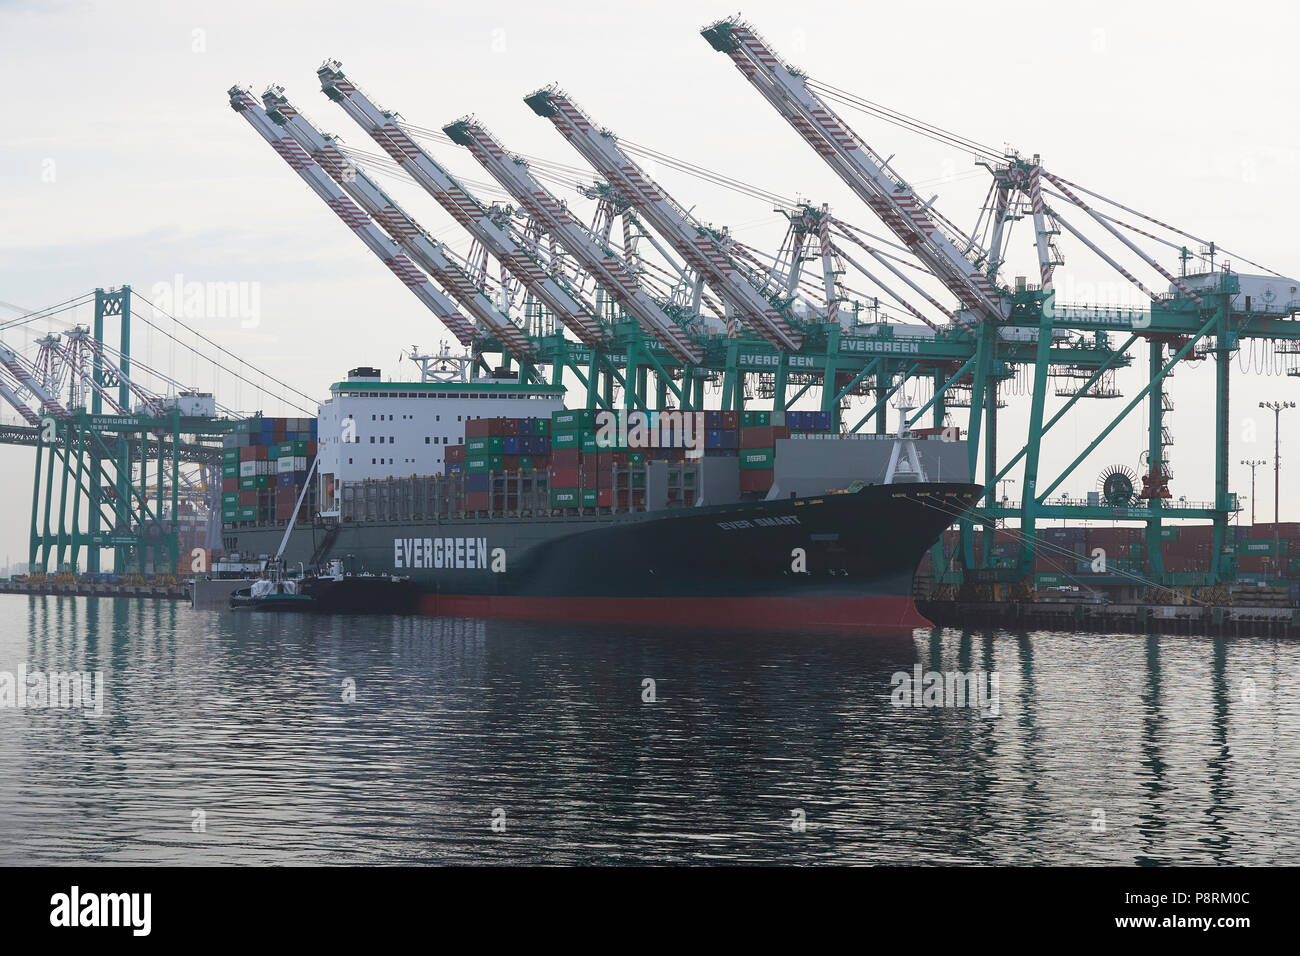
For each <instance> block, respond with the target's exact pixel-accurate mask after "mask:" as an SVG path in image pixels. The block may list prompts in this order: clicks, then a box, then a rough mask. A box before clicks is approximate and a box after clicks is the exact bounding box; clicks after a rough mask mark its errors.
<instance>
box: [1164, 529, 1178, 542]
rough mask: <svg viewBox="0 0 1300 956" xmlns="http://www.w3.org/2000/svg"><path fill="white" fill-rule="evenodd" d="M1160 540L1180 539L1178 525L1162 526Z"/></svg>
mask: <svg viewBox="0 0 1300 956" xmlns="http://www.w3.org/2000/svg"><path fill="white" fill-rule="evenodd" d="M1160 540H1161V541H1177V540H1178V528H1177V526H1175V527H1172V528H1161V529H1160Z"/></svg>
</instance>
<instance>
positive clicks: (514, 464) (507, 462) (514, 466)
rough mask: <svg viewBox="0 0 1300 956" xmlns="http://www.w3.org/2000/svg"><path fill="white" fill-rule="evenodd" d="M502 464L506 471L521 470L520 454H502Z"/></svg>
mask: <svg viewBox="0 0 1300 956" xmlns="http://www.w3.org/2000/svg"><path fill="white" fill-rule="evenodd" d="M501 466H502V467H503V468H505V470H506V471H518V470H519V456H518V455H502V456H501Z"/></svg>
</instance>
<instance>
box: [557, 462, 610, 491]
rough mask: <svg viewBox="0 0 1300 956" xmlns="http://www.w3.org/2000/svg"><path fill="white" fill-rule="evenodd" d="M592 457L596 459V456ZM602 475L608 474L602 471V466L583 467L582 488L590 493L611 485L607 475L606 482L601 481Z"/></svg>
mask: <svg viewBox="0 0 1300 956" xmlns="http://www.w3.org/2000/svg"><path fill="white" fill-rule="evenodd" d="M592 457H595V456H592ZM602 474H606V473H605V472H603V471H602V470H601V468H600V466H599V465H597V464H594V463H591V464H586V465H583V467H582V487H583V489H584V490H586V491H590V490H592V489H593V488H601V487H604V486H605V485H608V484H609V477H608V475H607V474H606V477H605V480H604V481H601V480H600V476H601V475H602ZM556 487H561V486H559V485H557V486H556Z"/></svg>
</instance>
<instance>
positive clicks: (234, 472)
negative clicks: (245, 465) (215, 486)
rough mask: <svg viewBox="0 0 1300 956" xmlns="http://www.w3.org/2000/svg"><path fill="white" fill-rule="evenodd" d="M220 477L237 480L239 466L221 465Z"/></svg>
mask: <svg viewBox="0 0 1300 956" xmlns="http://www.w3.org/2000/svg"><path fill="white" fill-rule="evenodd" d="M221 477H222V478H238V477H239V465H237V464H236V465H222V466H221Z"/></svg>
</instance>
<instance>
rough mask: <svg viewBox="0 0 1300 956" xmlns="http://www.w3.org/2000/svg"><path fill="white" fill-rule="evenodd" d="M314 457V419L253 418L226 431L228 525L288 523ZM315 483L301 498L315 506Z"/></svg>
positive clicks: (224, 515) (224, 516) (306, 510)
mask: <svg viewBox="0 0 1300 956" xmlns="http://www.w3.org/2000/svg"><path fill="white" fill-rule="evenodd" d="M315 457H316V419H314V418H250V419H248V420H246V421H245V422H242V423H241V427H240V428H239V429H238V430H237V431H235V432H233V433H231V434H229V435H227V436H226V437H225V440H224V442H223V448H222V452H221V460H222V467H221V520H222V523H223V524H224V525H226V526H227V527H238V526H240V525H249V524H254V525H266V524H285V523H287V522H288V521H289V519H290V518H292V517H293V513H294V506H295V505H296V504H297V501H298V496H299V494H300V493H301V492H302V488H303V485H304V483H305V482H306V480H307V471H308V469H309V468H310V467H311V462H312V459H313V458H315ZM315 507H316V500H315V493H314V489H311V490H309V491H308V494H307V497H306V498H305V499H304V501H303V513H302V514H301V515H300V518H307V517H308V516H310V514H311V513H312V512H313V511H314V510H315Z"/></svg>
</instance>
